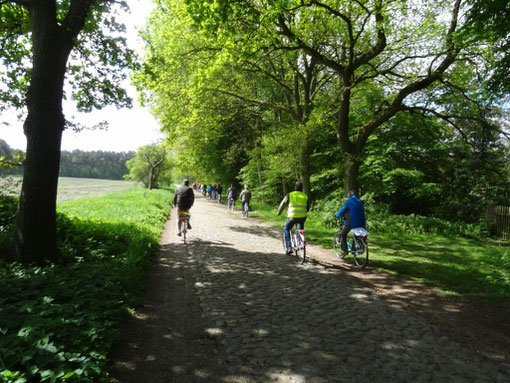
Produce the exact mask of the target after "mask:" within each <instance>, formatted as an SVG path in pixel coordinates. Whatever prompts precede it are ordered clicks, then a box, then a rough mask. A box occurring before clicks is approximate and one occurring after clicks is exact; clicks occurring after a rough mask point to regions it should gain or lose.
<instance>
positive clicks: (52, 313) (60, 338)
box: [0, 189, 172, 383]
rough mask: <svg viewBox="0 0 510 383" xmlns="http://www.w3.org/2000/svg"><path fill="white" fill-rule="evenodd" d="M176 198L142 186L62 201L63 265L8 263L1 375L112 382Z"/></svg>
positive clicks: (1, 298)
mask: <svg viewBox="0 0 510 383" xmlns="http://www.w3.org/2000/svg"><path fill="white" fill-rule="evenodd" d="M171 198H172V193H171V192H168V191H158V190H153V191H147V190H141V189H140V190H134V191H128V192H123V193H119V194H112V195H107V196H104V197H98V198H86V199H81V200H76V201H73V202H69V203H66V204H62V205H59V208H58V210H59V216H58V241H59V246H60V249H61V251H62V261H63V262H62V263H60V264H58V265H57V264H56V265H49V266H48V267H44V268H35V267H23V266H21V265H18V264H6V263H5V262H4V263H0V276H1V278H0V334H1V336H0V381H2V382H16V383H22V382H32V381H41V382H43V381H47V382H108V377H107V373H106V357H107V354H108V352H109V350H110V348H111V346H112V344H113V342H114V341H115V339H116V336H117V331H118V330H117V328H118V324H119V321H121V320H122V318H123V317H125V316H126V315H128V313H129V312H130V311H131V310H132V309H133V307H135V306H136V304H137V297H138V296H139V295H140V290H141V289H142V287H143V284H144V282H143V281H144V280H145V276H146V270H147V269H148V265H149V264H150V262H151V259H152V257H153V256H154V255H155V254H156V252H157V248H158V240H159V237H160V234H161V231H162V227H163V224H164V222H165V221H166V219H167V216H168V212H169V210H170V204H171ZM3 227H4V229H5V228H6V227H8V226H5V225H4V226H3Z"/></svg>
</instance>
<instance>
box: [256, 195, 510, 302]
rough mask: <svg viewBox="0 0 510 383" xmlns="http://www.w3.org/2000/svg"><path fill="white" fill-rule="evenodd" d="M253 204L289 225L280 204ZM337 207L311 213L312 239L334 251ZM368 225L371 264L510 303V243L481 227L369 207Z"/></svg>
mask: <svg viewBox="0 0 510 383" xmlns="http://www.w3.org/2000/svg"><path fill="white" fill-rule="evenodd" d="M252 207H253V212H252V214H251V216H252V217H254V218H259V219H261V220H263V221H265V222H267V223H269V224H271V225H273V226H275V227H277V228H280V229H281V228H283V224H284V222H285V219H286V217H285V216H284V215H283V214H282V216H280V217H277V216H276V210H277V209H276V207H275V206H269V205H266V204H261V203H253V206H252ZM339 207H340V206H339ZM336 211H337V210H334V209H332V210H331V212H328V213H324V212H321V211H319V212H317V211H311V212H310V214H309V218H308V219H307V221H306V237H307V240H309V241H310V242H312V243H314V244H316V245H319V246H321V247H323V248H327V249H332V247H333V246H332V245H333V244H332V237H333V234H334V233H335V232H336V231H338V229H339V228H340V223H339V222H336V221H337V220H335V219H334V218H333V215H334V213H336ZM326 215H327V216H326ZM367 229H368V230H369V231H370V233H371V234H370V238H369V248H370V258H369V266H371V267H374V268H376V269H378V270H380V271H383V272H385V273H389V274H392V275H398V276H401V277H405V278H409V279H412V280H415V281H419V282H421V283H424V284H427V285H430V286H433V287H435V288H437V289H439V290H440V291H441V292H443V293H445V294H449V295H453V296H458V297H460V298H462V299H468V300H474V301H479V302H500V303H505V304H508V300H509V298H510V243H509V242H506V243H504V242H502V243H495V242H494V241H491V240H489V239H488V238H484V237H483V236H482V235H483V233H484V230H483V228H481V227H480V226H477V225H467V224H460V223H458V224H457V223H450V222H446V221H442V220H438V219H436V218H428V217H419V216H391V215H388V214H385V215H383V214H380V213H378V212H370V211H367ZM467 235H469V236H473V237H475V236H478V235H480V236H481V237H480V238H466V237H465V236H467ZM331 251H332V252H331V255H332V256H334V253H333V250H331Z"/></svg>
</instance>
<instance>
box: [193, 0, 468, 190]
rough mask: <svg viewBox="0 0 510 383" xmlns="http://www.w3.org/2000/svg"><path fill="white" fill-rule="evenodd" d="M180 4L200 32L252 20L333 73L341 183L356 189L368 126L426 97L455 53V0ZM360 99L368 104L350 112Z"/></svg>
mask: <svg viewBox="0 0 510 383" xmlns="http://www.w3.org/2000/svg"><path fill="white" fill-rule="evenodd" d="M186 3H187V5H188V11H189V14H190V15H192V17H193V18H194V19H195V21H196V23H197V25H198V26H199V27H201V28H204V30H205V31H206V32H208V31H209V33H215V34H216V35H217V36H224V35H225V34H231V35H235V34H237V33H239V31H243V30H245V29H246V26H247V25H248V26H249V27H250V30H253V28H252V27H251V25H257V26H258V31H259V32H258V36H261V38H263V39H265V41H266V45H268V46H270V47H272V48H274V49H279V50H281V51H295V50H299V51H301V52H303V54H305V55H306V56H308V57H310V58H311V59H313V60H314V61H315V62H317V63H318V64H320V65H323V66H325V67H327V68H329V69H330V70H331V71H332V73H334V74H335V79H334V81H333V83H334V84H335V85H336V86H337V87H338V91H339V92H340V96H339V98H338V100H337V103H336V114H337V116H338V119H337V123H336V131H337V136H338V145H339V150H340V152H341V153H342V156H343V159H344V160H343V168H344V170H345V175H344V181H345V188H346V189H354V190H357V189H358V172H359V166H360V164H361V163H362V161H363V155H364V153H363V149H364V147H365V144H366V142H367V140H368V138H369V137H370V136H371V134H372V133H373V132H374V130H375V129H377V128H378V127H380V126H381V125H383V124H384V123H386V122H387V121H389V120H390V119H391V118H393V117H394V116H395V115H396V114H397V113H398V112H401V111H405V110H408V109H409V108H413V107H415V106H422V105H424V104H430V103H429V95H427V94H426V92H424V91H425V90H427V89H430V88H431V87H433V86H434V85H435V84H438V81H439V80H440V79H441V78H442V77H443V75H444V74H445V73H446V72H447V70H448V69H449V68H450V67H451V66H452V65H453V64H454V63H455V62H456V61H457V60H458V59H459V57H460V55H459V53H460V51H459V48H458V46H457V45H455V39H454V37H455V33H456V31H457V29H458V28H457V24H458V19H459V14H460V13H459V12H460V7H461V0H442V1H422V2H414V1H406V0H362V1H338V0H322V1H319V0H309V1H303V0H286V1H277V2H273V1H269V2H266V1H262V2H251V1H230V0H219V1H214V2H209V1H198V0H197V1H195V0H188V1H187V2H186ZM210 31H213V32H210ZM282 36H283V37H284V38H282ZM360 105H364V106H365V107H366V110H364V111H361V110H357V111H356V109H359V108H360Z"/></svg>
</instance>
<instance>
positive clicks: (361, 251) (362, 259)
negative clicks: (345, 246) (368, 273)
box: [352, 237, 368, 269]
mask: <svg viewBox="0 0 510 383" xmlns="http://www.w3.org/2000/svg"><path fill="white" fill-rule="evenodd" d="M354 243H355V246H356V248H355V249H354V251H353V252H352V254H353V256H354V263H355V264H356V266H357V267H358V268H360V269H362V268H364V267H365V266H366V265H367V263H368V244H367V243H366V242H365V241H363V238H361V237H355V241H354Z"/></svg>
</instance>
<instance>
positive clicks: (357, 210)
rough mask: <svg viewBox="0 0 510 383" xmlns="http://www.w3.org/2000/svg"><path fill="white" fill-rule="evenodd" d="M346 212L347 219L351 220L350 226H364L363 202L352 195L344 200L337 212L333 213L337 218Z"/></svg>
mask: <svg viewBox="0 0 510 383" xmlns="http://www.w3.org/2000/svg"><path fill="white" fill-rule="evenodd" d="M346 214H347V220H349V216H350V220H351V227H352V228H353V229H354V228H358V227H365V208H364V207H363V202H361V200H360V199H359V198H358V197H356V196H355V195H353V196H352V197H350V198H349V199H348V200H347V201H345V203H344V206H343V207H342V208H341V209H340V211H339V212H338V213H336V214H335V216H336V217H337V218H340V217H343V216H344V215H346Z"/></svg>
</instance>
